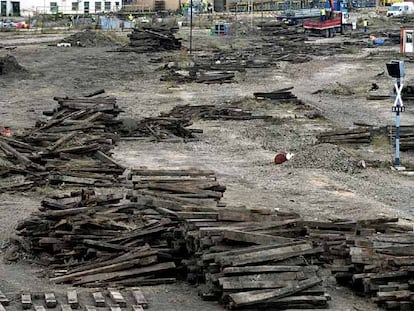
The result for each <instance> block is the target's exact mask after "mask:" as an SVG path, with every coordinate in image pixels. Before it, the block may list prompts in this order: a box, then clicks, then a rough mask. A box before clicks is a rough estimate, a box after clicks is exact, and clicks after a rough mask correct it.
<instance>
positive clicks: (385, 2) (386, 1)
mask: <svg viewBox="0 0 414 311" xmlns="http://www.w3.org/2000/svg"><path fill="white" fill-rule="evenodd" d="M399 2H403V0H380V6H392V5H393V4H395V3H399Z"/></svg>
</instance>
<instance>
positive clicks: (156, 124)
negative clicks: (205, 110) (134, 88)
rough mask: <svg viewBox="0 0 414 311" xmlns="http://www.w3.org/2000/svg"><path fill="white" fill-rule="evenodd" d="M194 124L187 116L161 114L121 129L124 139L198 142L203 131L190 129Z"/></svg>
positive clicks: (133, 121)
mask: <svg viewBox="0 0 414 311" xmlns="http://www.w3.org/2000/svg"><path fill="white" fill-rule="evenodd" d="M191 125H192V122H191V120H190V119H189V118H187V117H185V116H177V117H170V116H164V115H162V114H161V116H159V117H149V118H144V119H142V120H138V121H136V120H129V121H128V124H124V125H123V126H121V127H120V128H119V133H120V134H121V136H122V137H123V139H125V140H127V139H136V138H137V137H138V138H145V139H148V140H150V141H152V140H153V141H169V142H174V141H179V142H181V141H187V142H188V141H196V140H198V136H197V134H202V133H203V130H201V129H190V128H188V127H189V126H191Z"/></svg>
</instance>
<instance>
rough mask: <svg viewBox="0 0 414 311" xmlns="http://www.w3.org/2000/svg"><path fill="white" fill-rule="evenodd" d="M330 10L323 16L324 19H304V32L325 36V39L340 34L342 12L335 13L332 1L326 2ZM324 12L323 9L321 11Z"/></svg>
mask: <svg viewBox="0 0 414 311" xmlns="http://www.w3.org/2000/svg"><path fill="white" fill-rule="evenodd" d="M328 2H329V7H330V10H329V11H328V14H327V15H324V16H325V17H326V19H323V18H322V17H323V15H322V14H321V18H320V19H319V20H316V19H305V20H304V21H303V28H305V32H311V33H314V34H319V35H322V36H325V37H326V38H329V37H334V36H335V34H336V33H338V32H340V33H342V19H343V16H342V12H338V11H335V7H334V1H333V0H328ZM323 10H325V9H323Z"/></svg>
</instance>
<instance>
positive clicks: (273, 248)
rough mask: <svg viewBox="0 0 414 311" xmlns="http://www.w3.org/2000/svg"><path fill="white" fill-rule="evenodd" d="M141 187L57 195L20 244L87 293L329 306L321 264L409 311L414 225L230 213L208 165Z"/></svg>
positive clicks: (155, 173)
mask: <svg viewBox="0 0 414 311" xmlns="http://www.w3.org/2000/svg"><path fill="white" fill-rule="evenodd" d="M129 178H130V179H131V180H132V183H133V188H134V189H133V190H130V191H129V192H128V193H127V196H126V198H128V199H129V202H128V201H124V200H123V198H124V194H123V193H122V192H121V193H115V194H104V195H98V194H96V193H95V192H94V191H92V190H82V191H76V192H72V193H71V194H70V195H62V196H56V197H52V198H46V199H44V200H43V201H42V206H41V208H40V209H39V211H38V212H36V213H35V214H34V215H32V217H31V218H29V219H27V220H25V221H23V222H21V223H20V224H19V225H18V227H17V230H18V235H19V237H18V238H17V239H16V241H17V242H18V243H20V245H21V247H22V248H24V249H25V250H26V252H27V253H29V254H33V255H35V256H36V257H37V258H38V260H39V261H40V262H41V263H43V264H44V265H45V266H47V269H48V271H49V275H50V276H51V280H52V281H54V282H56V283H71V284H73V285H79V286H87V287H89V286H93V287H96V286H108V287H109V286H110V287H112V286H137V285H149V284H161V283H170V282H174V281H175V280H176V278H177V277H178V275H179V276H182V277H185V278H186V279H187V281H189V282H191V283H196V284H198V285H199V289H200V295H201V296H202V298H203V299H209V300H219V301H221V302H222V303H223V304H224V305H226V306H227V307H228V308H233V309H245V308H264V307H268V308H269V307H272V308H276V309H280V308H299V309H303V308H307V309H314V308H327V307H328V301H329V299H330V297H329V295H327V294H326V292H325V290H324V288H323V287H322V281H323V280H322V279H321V278H320V276H319V275H320V273H319V272H320V269H321V268H320V266H321V265H324V266H326V265H327V266H328V267H330V268H331V270H332V273H333V274H334V275H335V277H336V279H337V280H338V282H339V283H341V284H346V285H349V286H351V287H353V288H354V289H355V290H358V291H360V292H362V293H365V294H366V295H370V296H374V297H376V298H374V300H375V301H376V302H378V304H380V305H384V306H386V307H387V308H389V309H390V310H391V309H392V308H391V307H393V308H394V307H395V306H403V305H404V306H410V307H411V308H412V301H411V300H410V298H409V297H410V295H409V292H410V288H411V286H412V282H414V274H413V273H412V266H413V263H412V256H413V254H412V248H413V245H414V235H413V234H412V233H411V232H409V231H411V229H412V228H411V227H409V226H404V225H401V224H398V223H397V222H398V219H397V218H386V217H385V218H378V219H371V220H361V221H349V220H336V221H330V222H321V221H305V220H303V219H301V218H300V217H299V215H297V214H295V213H291V212H283V211H275V210H274V209H247V208H245V207H226V208H224V206H225V205H224V204H223V203H222V202H221V198H222V196H223V192H224V191H225V187H224V186H222V185H221V184H220V183H218V182H217V180H216V176H215V174H214V172H212V171H209V170H205V169H200V168H136V169H133V170H132V171H131V172H130V176H129Z"/></svg>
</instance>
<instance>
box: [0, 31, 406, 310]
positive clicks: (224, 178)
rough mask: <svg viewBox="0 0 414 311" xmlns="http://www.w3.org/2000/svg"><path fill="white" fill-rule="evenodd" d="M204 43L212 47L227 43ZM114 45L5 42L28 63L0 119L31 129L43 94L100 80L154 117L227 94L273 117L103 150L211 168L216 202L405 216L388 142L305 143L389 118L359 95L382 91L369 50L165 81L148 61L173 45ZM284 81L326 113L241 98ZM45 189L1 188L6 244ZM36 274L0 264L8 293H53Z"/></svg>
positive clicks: (327, 215) (164, 306)
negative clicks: (148, 50) (210, 78)
mask: <svg viewBox="0 0 414 311" xmlns="http://www.w3.org/2000/svg"><path fill="white" fill-rule="evenodd" d="M197 35H198V37H197V38H198V39H197V40H198V41H197V40H195V44H200V45H199V47H201V44H202V42H203V40H204V41H205V40H206V38H208V32H207V31H199V32H198V33H197ZM184 37H185V34H184ZM42 40H44V38H43V37H42ZM215 40H216V41H215V42H214V46H217V45H226V44H229V43H230V42H228V41H225V40H221V39H215ZM327 40H329V39H327ZM335 40H338V39H337V38H336V39H335ZM212 45H213V44H212V43H210V44H209V47H210V48H212V47H214V46H212ZM388 49H389V48H388ZM396 49H397V48H395V50H396ZM0 51H1V50H0ZM114 51H115V49H114V48H113V47H100V48H75V47H74V48H58V47H54V46H48V45H47V44H40V43H39V44H33V43H32V44H27V45H19V46H18V48H17V49H15V50H12V51H9V52H8V53H10V54H12V55H14V56H15V57H16V59H17V60H18V62H19V64H20V65H22V66H23V67H24V68H26V69H27V72H25V73H23V74H17V75H14V76H12V77H2V76H0V88H1V93H0V126H9V127H11V128H12V129H13V130H15V131H19V130H21V129H23V128H26V127H31V126H33V125H34V124H35V122H36V120H38V119H39V118H43V116H42V111H44V110H50V109H52V108H54V106H55V102H54V101H53V97H54V96H65V95H68V96H79V95H82V94H86V93H89V92H91V91H94V90H96V89H101V88H104V89H105V90H106V92H107V94H108V95H112V96H116V97H117V99H118V104H119V106H120V107H121V108H122V109H123V110H124V113H123V114H122V115H121V117H122V116H124V117H132V118H142V117H146V116H155V115H158V114H159V112H162V111H168V110H170V109H171V108H172V107H174V106H175V105H177V104H223V103H228V102H238V105H239V103H241V105H243V106H244V107H245V108H249V109H251V110H253V111H255V112H256V113H257V114H260V113H262V114H267V115H272V116H274V117H275V120H272V121H260V120H253V121H242V122H238V121H208V122H207V121H197V122H195V123H194V125H193V127H194V128H201V129H203V130H204V134H203V136H202V138H201V140H200V141H199V142H191V143H186V144H184V143H144V142H138V141H122V142H120V143H119V145H118V146H117V148H116V149H115V150H114V157H115V158H116V159H117V160H119V161H120V162H122V163H124V164H126V165H128V166H134V167H136V166H159V165H161V166H166V167H168V166H179V165H184V166H202V167H205V168H209V169H213V170H215V171H216V172H217V175H218V178H219V180H220V181H221V182H222V183H223V184H225V185H226V186H227V191H226V193H225V196H224V201H225V202H226V203H227V204H228V205H229V206H239V205H245V206H248V207H272V208H276V209H282V210H286V209H288V210H292V211H295V212H298V213H300V214H301V215H303V216H304V217H305V218H308V219H324V220H326V219H335V218H349V219H361V218H370V217H377V216H379V215H387V216H398V217H401V218H402V219H404V220H405V221H407V222H410V221H411V220H412V219H413V216H414V215H413V211H412V207H413V202H414V194H413V192H412V189H413V179H412V177H411V178H410V177H406V176H403V175H400V174H398V173H396V172H394V171H391V170H390V169H389V165H388V164H390V163H391V160H392V152H393V151H392V148H391V147H390V146H389V144H388V143H387V141H385V142H384V141H378V142H375V143H373V144H371V145H369V146H364V147H359V148H350V147H346V148H345V147H338V146H334V145H329V144H324V145H315V133H317V132H318V131H320V130H321V129H328V128H331V127H333V126H335V125H336V126H350V125H352V124H353V122H364V123H367V124H372V125H378V126H379V125H387V124H393V120H394V119H393V118H394V116H393V114H392V113H391V111H390V110H391V106H392V103H391V102H389V101H377V102H375V101H367V100H366V96H367V95H368V94H369V88H370V86H371V83H373V82H375V83H377V84H378V85H379V86H380V90H379V91H378V92H382V94H388V93H389V92H390V91H391V89H392V84H393V80H392V79H390V78H388V77H387V76H386V74H385V75H384V74H381V73H382V72H383V71H384V70H385V62H386V61H388V59H386V58H385V57H384V58H380V59H378V58H375V59H374V58H370V57H369V54H370V52H371V51H370V50H360V51H359V52H358V53H355V54H352V55H350V54H347V55H335V56H333V57H315V58H314V60H312V61H311V62H308V63H304V64H290V63H280V65H279V66H278V67H277V68H266V69H248V70H247V72H246V73H241V74H239V73H238V74H237V75H236V80H237V81H238V82H237V83H232V84H223V85H202V84H186V85H176V84H174V83H172V82H160V81H159V77H160V75H161V74H162V71H157V69H158V68H160V67H161V66H163V65H164V64H163V63H152V62H150V60H151V59H155V58H159V57H173V58H175V59H178V60H182V59H183V57H184V58H185V56H182V55H181V54H180V52H168V53H157V54H147V55H145V54H143V55H140V54H135V53H117V52H114ZM391 52H393V51H391ZM0 53H4V52H0ZM0 55H3V54H0ZM406 69H407V77H410V76H414V66H412V65H411V64H410V63H407V68H406ZM287 86H294V90H293V92H294V93H295V94H296V95H297V96H298V97H299V98H300V99H302V100H303V101H304V102H306V103H307V104H309V105H311V106H312V107H315V108H317V109H318V110H320V111H321V112H322V113H323V115H324V116H325V117H326V118H327V119H325V120H323V119H316V120H309V119H307V118H306V117H304V114H303V112H301V111H298V110H297V109H296V108H297V107H295V106H293V105H289V104H283V105H281V104H275V103H273V102H271V101H255V100H253V99H252V98H253V96H252V94H253V92H258V91H271V90H274V89H279V88H283V87H287ZM344 86H346V88H351V89H352V90H353V92H352V93H353V94H352V95H349V94H348V93H344V92H341V90H343V89H344ZM316 91H318V92H316ZM413 112H414V109H413V108H412V107H411V106H410V105H407V111H406V112H405V113H404V115H403V121H402V122H403V124H414V114H413ZM280 151H289V152H293V153H295V157H294V158H293V160H292V161H290V162H287V163H285V164H283V165H279V166H275V165H274V164H273V163H272V162H273V158H274V156H275V154H276V153H277V152H280ZM360 159H364V160H366V161H367V162H368V163H370V162H372V161H379V162H380V163H383V165H382V166H381V167H379V168H374V167H370V166H369V167H368V168H367V169H365V170H361V169H358V168H356V163H357V162H358V160H360ZM402 159H403V161H406V162H409V161H411V162H412V161H413V156H412V154H409V153H403V154H402ZM45 193H46V191H42V190H40V191H37V192H28V193H17V194H2V195H0V240H2V241H6V240H7V239H8V238H9V237H10V236H11V235H12V234H13V230H14V227H15V226H16V224H17V222H18V221H19V220H21V219H23V218H26V217H28V215H29V214H30V213H31V212H33V211H34V210H36V208H37V206H39V202H40V200H41V198H42V197H43V196H44V195H45ZM39 271H40V268H39V267H38V266H36V265H34V264H29V263H24V262H21V263H17V264H12V265H6V264H4V263H1V264H0V290H2V291H4V292H5V293H11V294H16V293H18V292H19V291H20V290H24V289H31V288H32V289H33V290H42V289H46V288H49V289H51V288H53V289H54V290H56V291H57V292H59V291H61V292H63V290H64V289H65V288H64V287H61V286H58V287H55V286H54V285H51V284H49V283H48V282H47V280H45V279H43V278H39V277H38V276H39V273H38V272H39ZM144 291H145V293H146V294H147V295H148V297H149V299H150V301H151V304H152V306H153V308H157V309H159V310H161V311H162V310H221V307H220V306H218V305H217V304H215V303H208V302H202V301H201V300H200V299H199V298H198V297H197V292H196V290H195V289H194V288H193V287H191V286H188V285H186V284H184V283H179V284H176V285H165V286H156V287H148V288H145V289H144ZM329 293H330V294H331V295H332V297H333V301H332V303H331V306H332V309H333V310H344V311H345V310H347V311H348V310H368V311H369V310H378V309H377V308H376V307H375V306H374V305H372V304H371V303H370V302H369V301H368V300H366V299H362V298H358V297H356V296H354V295H352V294H351V293H350V292H349V291H348V290H347V289H344V288H340V287H337V286H336V285H335V284H334V282H330V285H329Z"/></svg>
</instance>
